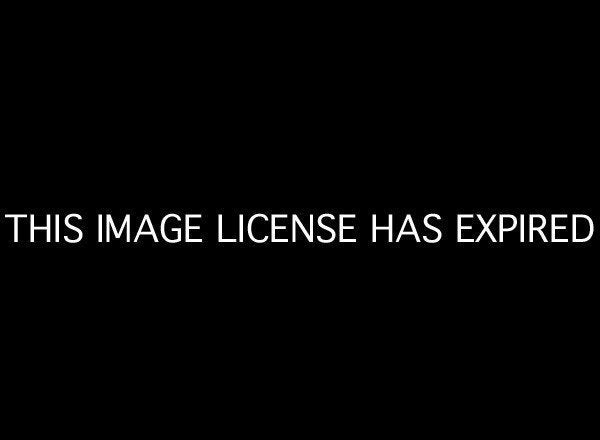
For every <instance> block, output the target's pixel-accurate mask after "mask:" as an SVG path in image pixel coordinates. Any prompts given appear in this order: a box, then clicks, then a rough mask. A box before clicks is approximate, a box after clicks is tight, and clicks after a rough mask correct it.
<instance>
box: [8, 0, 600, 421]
mask: <svg viewBox="0 0 600 440" xmlns="http://www.w3.org/2000/svg"><path fill="white" fill-rule="evenodd" d="M52 12H57V11H52ZM153 12H157V11H153ZM163 12H164V11H163ZM247 12H248V14H247V13H246V12H240V11H239V10H237V9H236V11H233V10H232V11H228V12H227V13H225V14H224V15H223V14H221V15H216V14H215V13H214V12H212V11H211V12H207V11H204V12H195V13H193V14H190V15H188V14H186V13H184V12H183V11H180V12H177V13H175V15H173V16H171V15H170V14H169V15H167V14H166V13H165V15H164V16H163V14H162V12H161V14H159V15H160V18H156V16H155V15H152V17H150V16H147V15H146V13H145V12H144V13H141V12H140V11H137V12H136V13H133V14H127V15H126V14H125V13H124V12H122V13H119V14H114V16H112V15H111V16H110V17H107V18H102V19H100V18H99V17H100V15H97V14H100V12H97V13H96V12H95V13H94V14H92V15H85V19H83V18H82V16H78V18H77V19H75V18H74V19H66V22H65V23H63V22H62V21H57V20H50V19H48V16H46V17H45V16H44V14H43V13H41V14H40V16H36V17H35V19H34V18H33V15H36V14H34V13H33V12H32V11H30V12H28V14H26V15H25V16H23V17H24V19H25V20H24V21H19V23H18V24H16V25H15V26H14V29H10V30H8V31H7V39H6V44H5V52H4V55H3V66H4V67H3V70H4V72H3V73H4V74H5V79H4V80H3V85H4V87H3V96H4V99H3V110H4V111H3V124H2V125H3V133H4V136H3V137H4V142H3V156H4V158H3V160H2V173H1V176H2V177H1V179H2V201H1V202H2V205H1V206H2V213H3V214H4V213H5V212H31V213H42V212H43V213H67V212H79V213H83V214H86V215H87V216H89V215H92V214H94V213H96V212H105V211H107V210H110V211H113V212H124V211H131V212H151V213H153V214H155V215H158V214H160V213H163V212H169V211H175V212H179V213H186V212H190V213H202V214H204V215H205V216H206V217H208V218H210V217H211V216H214V215H215V214H216V213H217V212H222V211H229V212H237V211H239V210H243V211H246V212H252V211H256V212H288V213H292V212H294V213H319V212H325V211H328V212H334V213H335V212H356V213H359V215H361V243H360V244H359V245H348V246H342V245H338V246H331V247H326V248H323V247H321V248H317V247H291V246H285V245H283V246H275V245H273V246H268V247H262V248H252V247H244V248H234V249H232V248H227V249H225V248H218V247H216V246H214V245H210V244H207V245H206V246H199V247H175V248H164V247H158V248H154V247H152V246H138V247H129V248H128V247H126V246H124V247H117V248H115V247H111V248H102V247H98V246H95V245H94V244H93V243H88V244H83V245H81V246H76V247H63V246H54V247H53V246H39V247H35V248H31V247H27V246H23V247H20V246H10V245H9V243H8V242H7V240H4V242H3V245H2V254H3V257H5V258H3V263H2V264H3V270H2V273H3V278H4V282H3V284H4V285H5V286H6V287H5V288H3V289H2V291H3V295H2V301H3V303H4V304H3V307H2V311H3V314H4V315H5V319H3V324H4V327H5V331H4V338H3V339H4V341H5V347H6V348H5V355H6V356H5V358H6V362H5V365H7V366H8V367H9V370H10V373H9V374H8V375H7V376H6V382H7V384H8V385H9V386H10V388H11V389H13V388H14V389H15V393H14V394H11V396H14V397H11V404H10V408H11V412H12V413H13V414H15V415H20V416H23V414H31V410H32V409H34V408H35V409H38V410H40V411H39V412H40V413H41V414H45V415H46V417H47V418H45V419H44V420H47V421H46V422H44V423H49V424H52V425H57V426H63V423H67V424H71V423H73V420H74V419H77V420H78V421H83V422H88V423H86V425H87V426H88V427H89V426H99V427H107V426H109V425H112V422H113V421H123V420H128V421H131V420H133V421H134V425H136V426H138V427H148V426H150V427H152V428H153V429H158V426H157V425H160V426H163V427H165V428H166V429H167V430H168V431H171V430H174V429H176V428H180V427H181V426H183V425H184V424H183V422H184V421H191V422H192V423H193V424H201V426H198V427H200V428H202V427H203V426H204V425H203V423H205V420H207V419H208V420H210V421H212V422H213V423H214V422H216V423H217V424H218V425H219V426H221V427H222V429H225V430H230V429H239V428H242V429H251V428H255V427H256V428H261V429H266V428H269V429H273V428H274V427H275V426H276V425H278V424H279V423H281V422H283V423H282V424H283V426H284V427H285V428H286V429H287V430H286V431H282V432H288V431H290V430H291V431H295V430H298V429H306V430H308V432H314V431H313V430H312V429H313V428H312V427H313V426H315V422H317V423H318V422H323V421H328V422H330V423H329V426H330V428H329V429H331V430H332V431H331V432H337V430H340V429H344V428H350V429H357V430H358V429H359V428H363V429H365V430H366V431H365V432H372V431H373V430H375V429H383V428H384V427H386V426H387V425H388V424H389V423H391V424H392V426H395V427H396V428H399V427H400V428H401V427H403V426H407V427H408V425H404V424H403V423H405V422H401V421H402V420H407V419H408V420H410V421H412V422H413V423H416V424H418V425H420V426H421V427H422V428H423V429H426V430H431V429H440V428H441V429H455V428H460V429H465V428H467V427H469V428H471V429H473V428H474V427H475V425H477V424H478V423H481V422H483V425H484V426H485V427H486V428H487V429H488V430H490V429H491V430H497V429H507V430H509V432H512V431H510V430H511V429H512V428H511V427H512V426H514V423H515V422H522V421H525V420H528V421H532V420H533V421H534V423H532V424H531V426H532V428H533V429H540V427H548V426H551V427H553V428H556V429H557V428H558V426H557V425H559V424H560V425H561V426H563V427H566V428H568V429H573V424H572V423H573V419H572V418H571V416H572V415H573V414H576V415H577V417H578V418H579V420H580V421H581V420H583V419H584V418H585V417H586V414H588V411H589V409H586V408H587V405H586V403H585V402H586V396H589V395H590V394H591V393H592V390H593V389H595V388H594V385H593V381H592V375H591V372H592V371H593V369H594V366H595V365H596V364H595V363H594V362H592V359H593V356H592V355H593V348H594V347H593V341H594V339H595V338H596V336H597V327H598V326H597V322H596V320H595V314H596V310H597V304H596V301H595V299H594V297H593V295H594V293H595V290H597V289H596V287H595V284H594V283H593V281H595V279H594V269H595V266H596V262H597V253H596V247H597V238H595V239H594V242H593V243H590V244H587V245H560V244H559V245H552V246H544V245H541V246H522V245H521V246H518V245H515V244H508V245H506V246H486V245H482V246H460V245H458V244H456V243H455V242H454V241H455V240H454V238H455V236H454V225H453V218H454V216H455V215H456V214H457V213H460V212H477V213H487V214H490V213H512V214H518V213H530V212H531V213H545V214H549V213H585V214H588V215H592V216H593V217H594V218H595V220H596V221H597V212H598V211H597V208H596V207H595V205H596V203H595V200H596V199H595V195H594V193H593V188H594V187H595V186H596V184H595V180H596V179H595V178H594V177H595V174H594V161H593V159H592V154H593V152H592V147H593V146H594V145H596V144H597V135H596V133H595V130H594V128H595V121H596V118H597V108H596V107H595V102H596V101H597V85H596V84H595V82H594V81H593V78H595V77H597V69H596V68H595V66H594V65H593V54H594V52H593V49H594V47H593V46H592V44H591V43H592V40H591V39H589V38H590V36H589V35H588V33H591V32H592V29H591V28H589V27H588V26H587V25H586V24H585V23H584V22H583V21H582V19H581V18H580V17H575V18H569V17H567V16H566V15H565V16H563V17H561V19H560V20H559V21H556V19H553V20H550V19H549V18H543V17H542V16H541V15H540V14H539V13H536V14H532V15H527V17H526V18H524V17H525V13H524V11H521V13H520V14H516V15H514V16H513V15H510V14H509V16H506V15H504V14H500V11H496V12H494V13H487V12H483V11H481V13H480V15H477V13H476V12H475V11H469V14H466V11H445V12H441V11H427V12H425V13H420V14H416V13H414V12H412V11H404V12H397V11H395V12H393V13H392V12H385V11H380V12H376V13H374V14H371V13H369V14H367V13H366V11H353V12H354V14H351V15H347V14H346V13H344V14H338V13H332V14H328V15H327V17H326V18H325V14H324V11H321V13H319V14H308V16H307V15H306V14H303V13H301V11H295V12H293V13H284V12H283V11H281V12H280V13H276V12H275V11H272V10H270V11H269V13H268V14H267V13H266V12H265V11H262V12H261V11H255V10H253V11H247ZM305 12H306V11H305ZM338 12H339V11H338ZM446 12H448V13H449V12H453V13H454V15H446ZM538 12H539V11H538ZM69 13H70V14H73V13H74V12H73V11H70V12H69ZM250 13H253V14H251V15H249V14H250ZM75 14H76V13H75ZM278 14H280V15H278ZM470 14H474V15H470ZM184 16H185V18H184ZM69 17H70V15H69ZM102 17H104V15H102ZM257 17H259V18H260V19H259V18H257ZM517 17H518V18H517ZM63 18H65V16H64V15H63ZM375 212H376V213H380V214H387V213H395V214H405V213H413V214H423V213H428V212H438V213H440V214H441V215H443V217H444V219H445V220H446V221H447V225H448V227H447V228H445V229H444V233H445V238H444V241H443V243H441V244H440V245H438V246H420V247H417V246H413V245H411V244H410V243H407V244H406V245H401V246H394V247H377V248H376V247H374V246H371V245H369V244H368V238H369V234H368V229H367V228H366V225H368V223H364V221H365V220H368V218H369V215H370V214H371V213H375ZM363 229H366V232H365V231H363ZM3 233H5V231H3ZM4 237H6V235H4ZM54 411H56V412H58V413H61V414H63V416H62V417H54V416H52V414H53V412H54ZM36 413H38V412H36ZM40 417H41V416H40ZM173 417H174V418H173ZM40 420H41V419H40ZM92 423H93V424H92ZM578 425H579V423H578ZM48 426H50V425H48ZM133 429H139V428H135V427H134V428H133Z"/></svg>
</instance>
